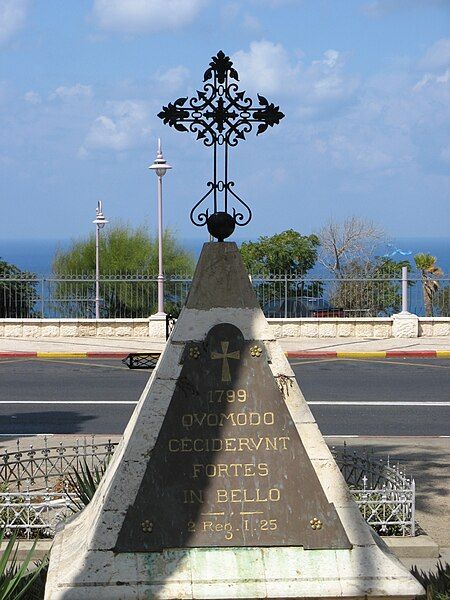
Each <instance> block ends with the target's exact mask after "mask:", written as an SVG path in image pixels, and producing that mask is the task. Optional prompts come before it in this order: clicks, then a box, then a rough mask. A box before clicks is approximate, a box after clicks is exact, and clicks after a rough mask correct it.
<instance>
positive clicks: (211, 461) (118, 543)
mask: <svg viewBox="0 0 450 600" xmlns="http://www.w3.org/2000/svg"><path fill="white" fill-rule="evenodd" d="M422 592H423V590H422V588H421V586H420V585H419V584H418V582H417V581H416V580H415V579H414V578H413V577H412V576H411V575H410V574H409V572H408V571H407V570H406V569H405V568H404V567H403V566H402V565H401V564H400V563H399V561H398V560H397V559H396V558H395V557H394V556H393V555H392V554H391V553H390V552H389V551H388V550H387V548H386V546H385V545H384V544H383V542H381V540H380V539H379V538H378V536H377V535H376V534H374V533H373V532H372V531H371V530H370V528H369V527H368V526H367V525H366V523H365V522H364V521H363V519H362V517H361V515H360V513H359V510H358V508H357V506H356V505H355V503H354V502H353V500H352V498H351V495H350V493H349V491H348V489H347V486H346V484H345V482H344V480H343V478H342V476H341V474H340V471H339V469H338V467H337V466H336V464H335V462H334V460H333V457H332V456H331V454H330V451H329V450H328V448H327V446H326V444H325V442H324V440H323V438H322V436H321V434H320V431H319V430H318V428H317V425H316V423H315V421H314V419H313V417H312V415H311V412H310V410H309V408H308V406H307V404H306V402H305V399H304V398H303V396H302V394H301V391H300V389H299V387H298V385H297V382H296V381H295V378H294V374H293V372H292V370H291V368H290V366H289V363H288V362H287V360H286V357H285V356H284V354H283V352H282V350H281V348H280V346H279V344H278V343H277V342H276V341H275V340H274V339H273V338H272V337H271V335H270V331H269V328H268V325H267V322H266V320H265V318H264V315H263V313H262V312H261V309H260V308H259V305H258V302H257V300H256V297H255V295H254V292H253V290H252V287H251V285H250V282H249V279H248V275H247V273H246V272H245V269H244V267H243V264H242V260H241V257H240V254H239V252H238V250H237V247H236V245H235V244H234V243H213V244H205V246H204V248H203V251H202V255H201V257H200V260H199V264H198V266H197V270H196V273H195V277H194V281H193V284H192V287H191V291H190V293H189V297H188V300H187V303H186V306H185V308H183V310H182V313H181V315H180V318H179V319H178V322H177V324H176V327H175V329H174V331H173V334H172V336H171V338H170V340H169V342H168V344H167V347H166V349H165V351H164V353H163V355H162V356H161V359H160V361H159V363H158V365H157V367H156V369H155V371H154V373H153V374H152V376H151V377H150V380H149V382H148V384H147V386H146V388H145V390H144V392H143V394H142V397H141V399H140V401H139V404H138V406H137V407H136V410H135V412H134V414H133V416H132V418H131V420H130V423H129V424H128V426H127V429H126V431H125V434H124V437H123V440H122V442H121V444H120V446H119V447H118V449H117V450H116V453H115V455H114V457H113V460H112V462H111V464H110V466H109V467H108V470H107V473H106V475H105V477H104V479H103V481H102V482H101V485H100V487H99V489H98V491H97V493H96V495H95V497H94V499H93V501H92V502H91V503H90V505H89V506H88V507H87V508H86V509H85V510H84V511H83V512H82V513H81V514H80V515H78V516H77V517H75V518H74V519H73V520H72V521H71V522H68V523H66V525H65V526H64V528H63V529H62V530H61V531H59V532H58V534H57V535H56V538H55V542H54V545H53V549H52V553H51V561H50V569H49V576H48V582H47V588H46V596H45V597H46V600H63V599H64V600H87V599H89V600H119V599H120V600H128V599H130V600H131V599H134V600H140V599H142V600H144V599H150V598H161V599H162V598H164V599H173V600H175V599H180V598H198V599H200V598H204V599H206V598H219V599H226V598H227V599H234V598H247V599H250V598H280V599H281V598H304V599H306V598H328V599H329V600H330V599H338V598H352V599H356V598H361V599H363V598H367V599H369V598H373V599H375V598H376V599H377V600H380V599H381V598H397V599H400V598H402V599H405V600H406V599H412V598H414V596H415V595H418V594H420V593H422Z"/></svg>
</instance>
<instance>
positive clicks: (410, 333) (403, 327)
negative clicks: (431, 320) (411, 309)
mask: <svg viewBox="0 0 450 600" xmlns="http://www.w3.org/2000/svg"><path fill="white" fill-rule="evenodd" d="M392 335H393V337H398V338H416V337H418V336H419V319H418V317H416V315H412V314H411V315H410V314H407V315H402V314H398V315H393V316H392Z"/></svg>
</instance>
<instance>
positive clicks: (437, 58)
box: [418, 38, 450, 71]
mask: <svg viewBox="0 0 450 600" xmlns="http://www.w3.org/2000/svg"><path fill="white" fill-rule="evenodd" d="M418 66H419V69H423V70H424V71H437V70H439V69H445V68H446V67H449V66H450V38H443V39H441V40H438V41H437V42H435V43H434V44H433V45H432V46H430V48H428V50H427V51H426V52H425V54H424V56H423V57H422V59H421V60H420V61H419V65H418Z"/></svg>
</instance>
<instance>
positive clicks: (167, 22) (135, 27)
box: [93, 0, 208, 34]
mask: <svg viewBox="0 0 450 600" xmlns="http://www.w3.org/2000/svg"><path fill="white" fill-rule="evenodd" d="M207 2H208V0H164V1H162V0H126V1H125V0H94V6H93V16H94V19H95V21H96V22H97V23H98V25H99V26H100V27H101V28H102V29H106V30H109V31H115V32H120V33H128V34H130V33H131V34H132V33H142V32H151V31H160V30H163V29H176V28H178V27H182V26H184V25H187V24H189V23H191V22H192V21H193V20H194V19H195V17H196V16H197V15H198V14H199V12H200V9H201V8H203V6H205V5H206V3H207Z"/></svg>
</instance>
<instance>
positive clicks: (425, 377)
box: [0, 359, 450, 437]
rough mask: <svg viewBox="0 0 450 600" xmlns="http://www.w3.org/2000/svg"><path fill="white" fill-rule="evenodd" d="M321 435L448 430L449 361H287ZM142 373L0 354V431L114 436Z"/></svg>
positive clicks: (115, 364) (112, 365)
mask: <svg viewBox="0 0 450 600" xmlns="http://www.w3.org/2000/svg"><path fill="white" fill-rule="evenodd" d="M291 364H292V365H293V368H294V371H295V373H296V376H297V379H298V381H299V383H300V387H301V388H302V390H303V393H304V395H305V397H306V400H307V401H308V402H309V403H310V406H311V409H312V411H313V413H314V415H315V417H316V419H317V422H318V424H319V427H320V428H321V430H322V433H323V434H324V435H329V436H332V435H342V436H346V437H348V436H350V435H364V436H367V435H373V436H381V435H383V436H450V361H449V360H445V359H444V360H439V359H387V360H380V359H379V360H370V359H369V360H368V359H363V360H356V359H332V360H327V359H325V360H324V359H305V360H293V361H291ZM148 377H149V372H148V371H133V370H129V369H128V368H127V367H125V366H124V365H122V364H121V362H120V361H119V360H94V359H90V360H74V359H70V360H56V359H0V435H23V434H36V433H61V434H62V433H72V434H87V433H95V434H120V433H122V431H123V429H124V428H125V425H126V423H127V421H128V419H129V417H130V415H131V413H132V411H133V408H134V405H135V403H136V401H137V399H138V398H139V396H140V394H141V392H142V389H143V387H144V385H145V383H146V381H147V379H148Z"/></svg>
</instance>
